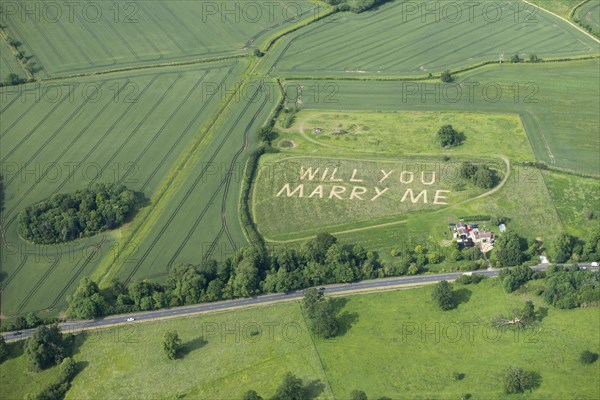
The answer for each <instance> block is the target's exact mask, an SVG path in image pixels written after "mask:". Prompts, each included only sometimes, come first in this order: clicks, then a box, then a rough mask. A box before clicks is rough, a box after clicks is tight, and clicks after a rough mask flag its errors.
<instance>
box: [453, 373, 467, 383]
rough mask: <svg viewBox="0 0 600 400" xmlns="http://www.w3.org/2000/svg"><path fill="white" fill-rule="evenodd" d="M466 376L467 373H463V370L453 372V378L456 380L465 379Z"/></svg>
mask: <svg viewBox="0 0 600 400" xmlns="http://www.w3.org/2000/svg"><path fill="white" fill-rule="evenodd" d="M464 377H465V374H463V373H462V372H454V373H453V374H452V378H453V379H454V380H455V381H462V380H463V379H464Z"/></svg>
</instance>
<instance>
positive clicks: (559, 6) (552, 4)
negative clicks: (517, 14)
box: [529, 0, 581, 19]
mask: <svg viewBox="0 0 600 400" xmlns="http://www.w3.org/2000/svg"><path fill="white" fill-rule="evenodd" d="M529 2H530V3H533V4H536V5H538V6H540V7H543V8H545V9H546V10H548V11H551V12H553V13H555V14H558V15H560V16H561V17H563V18H567V19H568V18H569V14H570V12H571V10H572V9H573V7H575V6H576V5H577V4H579V3H581V0H531V1H529Z"/></svg>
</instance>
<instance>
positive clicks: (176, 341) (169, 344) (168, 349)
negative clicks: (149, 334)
mask: <svg viewBox="0 0 600 400" xmlns="http://www.w3.org/2000/svg"><path fill="white" fill-rule="evenodd" d="M180 348H181V339H180V338H179V335H178V334H177V331H169V332H167V333H165V335H164V336H163V350H164V352H165V354H166V355H167V357H169V359H171V360H174V359H175V358H177V351H178V350H179V349H180Z"/></svg>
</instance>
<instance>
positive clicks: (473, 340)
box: [0, 279, 600, 399]
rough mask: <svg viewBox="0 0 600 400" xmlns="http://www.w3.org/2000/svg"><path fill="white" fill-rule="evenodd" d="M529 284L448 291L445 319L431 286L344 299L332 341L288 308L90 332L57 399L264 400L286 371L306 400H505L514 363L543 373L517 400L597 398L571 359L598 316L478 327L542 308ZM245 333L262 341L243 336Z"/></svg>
mask: <svg viewBox="0 0 600 400" xmlns="http://www.w3.org/2000/svg"><path fill="white" fill-rule="evenodd" d="M529 285H530V289H529V290H526V291H521V292H519V293H517V294H511V295H507V294H505V293H504V291H503V290H502V288H501V287H500V285H499V282H498V281H497V279H490V280H486V281H483V282H481V283H480V284H478V285H476V286H457V288H456V289H457V290H458V291H459V292H460V294H461V299H462V300H461V304H460V305H459V306H458V308H457V309H455V310H452V311H448V312H444V311H440V310H439V309H437V308H436V307H435V306H434V305H433V304H432V303H431V290H432V288H431V287H424V288H420V289H411V290H404V291H397V292H388V293H380V294H369V295H361V296H351V297H348V298H346V299H342V303H345V304H343V305H342V306H341V310H340V316H342V317H343V321H345V322H344V323H343V327H344V332H345V333H343V335H341V336H339V337H336V338H334V339H331V340H319V339H316V338H314V337H312V336H311V335H309V334H308V329H307V326H306V324H305V321H304V318H303V317H302V315H301V313H300V307H299V305H298V304H297V303H293V304H284V305H275V306H270V307H268V308H260V309H255V310H246V311H236V312H231V313H226V314H217V315H210V316H202V317H195V318H189V319H179V320H173V321H162V322H156V323H145V324H141V325H134V326H129V327H127V328H126V329H125V328H123V327H121V328H113V329H110V330H106V331H97V332H91V333H89V334H88V335H87V336H86V337H85V338H82V337H78V339H77V344H78V346H77V353H76V354H75V356H74V357H75V361H77V362H78V363H81V365H83V366H84V367H83V369H82V371H81V372H80V373H79V374H78V375H77V376H76V377H75V379H74V380H73V382H72V384H73V386H72V388H71V390H70V391H69V392H68V393H67V396H66V398H67V399H93V398H95V397H96V395H97V393H111V394H112V396H113V397H114V398H140V399H141V398H147V397H159V398H173V397H175V396H185V397H186V398H205V397H211V398H228V399H230V398H241V396H242V394H243V393H244V392H245V391H247V390H249V389H253V390H256V391H257V392H258V393H259V394H261V395H262V396H264V397H265V398H269V397H271V396H272V395H273V394H274V392H275V388H276V386H277V385H278V384H279V382H280V381H281V378H282V376H283V374H284V373H285V372H286V371H290V372H292V373H294V374H296V375H297V376H299V377H301V378H302V379H303V380H304V382H305V383H311V387H312V388H313V390H312V395H313V396H314V397H315V398H324V399H330V398H343V399H345V398H349V394H350V392H351V391H352V390H354V389H361V390H364V391H365V392H366V393H367V395H368V396H369V398H378V397H381V396H388V397H391V398H402V397H403V396H406V394H407V393H411V394H414V396H415V397H416V398H460V396H462V395H463V394H464V393H471V394H472V395H473V398H485V399H508V398H511V397H508V396H505V395H503V394H502V390H501V383H500V372H501V371H503V370H504V369H506V368H508V367H509V366H513V365H516V366H522V367H524V368H531V369H534V370H536V371H538V372H539V373H540V375H541V385H540V387H539V388H538V389H535V390H534V391H533V392H532V393H526V394H524V395H522V397H523V398H525V399H533V398H538V399H539V398H550V399H563V398H589V399H591V398H597V397H598V395H600V388H599V387H598V384H597V376H598V372H599V371H598V367H597V366H594V365H592V366H582V365H581V364H580V363H579V362H578V361H577V355H578V354H579V352H581V351H582V350H583V349H590V350H591V351H595V352H598V351H599V350H600V348H599V347H598V343H600V337H599V335H600V333H599V332H598V329H597V320H598V318H599V317H600V316H599V315H598V309H597V308H584V309H577V310H570V311H564V310H557V309H554V308H552V307H550V308H548V309H547V315H546V316H545V317H544V318H543V320H542V322H541V323H540V325H539V326H538V327H537V328H536V329H534V330H533V331H525V332H521V333H514V332H512V331H506V332H503V333H499V332H496V331H494V330H493V329H490V328H489V327H488V326H487V325H486V324H487V323H488V322H489V321H490V320H491V319H492V318H494V317H495V316H497V315H500V314H506V313H508V312H509V311H510V310H511V309H512V308H514V307H522V305H523V303H524V302H525V301H526V300H529V299H531V300H533V301H534V303H535V305H536V309H537V308H538V307H547V305H546V304H545V303H544V302H543V301H542V300H541V299H540V298H539V297H537V296H535V295H533V290H534V288H535V287H537V285H538V283H537V282H531V283H530V284H529ZM383 304H385V307H383V306H382V305H383ZM269 327H270V328H269ZM413 328H416V330H412V329H413ZM173 329H176V330H177V331H178V333H179V335H180V337H181V339H182V341H183V351H182V357H181V358H180V359H178V360H175V361H169V360H167V359H166V357H165V355H164V354H163V353H162V352H161V351H159V348H160V346H161V337H162V334H163V333H164V332H166V331H168V330H173ZM250 329H259V330H260V332H262V333H261V334H260V335H259V336H255V337H251V336H249V334H248V332H249V331H250ZM269 332H270V333H269ZM15 353H16V354H18V352H15ZM24 361H25V360H24V357H23V356H20V357H17V358H11V359H9V360H8V361H6V362H5V363H4V364H2V367H1V374H0V383H1V385H0V390H2V392H0V393H18V394H20V396H18V398H22V397H23V395H24V394H25V393H26V392H35V391H36V389H38V388H39V386H36V384H35V383H36V382H37V381H36V382H33V384H31V385H19V382H22V381H21V380H20V379H21V376H25V375H26V372H25V371H24V369H25V365H24V364H25V363H24ZM432 366H435V368H432ZM55 370H56V369H51V370H49V371H46V372H44V374H47V375H52V374H53V373H55ZM198 371H202V372H201V373H199V372H198ZM453 371H456V372H460V373H464V374H465V377H464V379H463V380H461V381H454V380H453V378H452V373H453ZM165 376H175V377H178V379H164V377H165ZM575 377H576V379H577V385H572V384H571V383H570V382H571V381H572V380H573V379H575ZM37 378H41V377H39V376H38V377H37ZM45 379H49V377H48V376H45ZM349 383H352V384H349ZM38 385H39V384H38ZM38 390H39V389H38Z"/></svg>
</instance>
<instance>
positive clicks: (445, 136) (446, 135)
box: [437, 125, 465, 147]
mask: <svg viewBox="0 0 600 400" xmlns="http://www.w3.org/2000/svg"><path fill="white" fill-rule="evenodd" d="M437 138H438V141H439V142H440V144H441V145H442V147H456V146H460V145H461V144H462V142H464V140H465V134H464V133H462V132H458V131H456V130H455V129H454V128H453V127H452V125H444V126H442V127H441V128H440V130H439V131H438V133H437Z"/></svg>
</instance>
